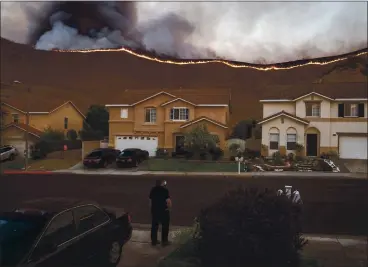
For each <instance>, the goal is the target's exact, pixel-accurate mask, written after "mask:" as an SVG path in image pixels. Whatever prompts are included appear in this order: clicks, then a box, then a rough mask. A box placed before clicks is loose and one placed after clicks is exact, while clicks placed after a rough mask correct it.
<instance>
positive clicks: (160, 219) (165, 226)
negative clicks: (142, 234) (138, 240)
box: [151, 211, 170, 245]
mask: <svg viewBox="0 0 368 267" xmlns="http://www.w3.org/2000/svg"><path fill="white" fill-rule="evenodd" d="M160 224H161V225H162V229H161V242H162V243H167V242H168V241H169V225H170V212H169V211H164V212H152V225H151V241H152V244H154V245H155V244H157V232H158V227H159V225H160Z"/></svg>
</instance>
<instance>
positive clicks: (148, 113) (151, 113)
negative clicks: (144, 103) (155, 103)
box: [144, 108, 156, 123]
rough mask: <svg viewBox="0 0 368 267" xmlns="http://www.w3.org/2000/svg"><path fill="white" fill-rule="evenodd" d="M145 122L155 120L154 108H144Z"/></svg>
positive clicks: (153, 121)
mask: <svg viewBox="0 0 368 267" xmlns="http://www.w3.org/2000/svg"><path fill="white" fill-rule="evenodd" d="M144 121H145V122H148V123H155V122H156V108H146V114H145V120H144Z"/></svg>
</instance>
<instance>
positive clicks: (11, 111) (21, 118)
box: [1, 104, 26, 125]
mask: <svg viewBox="0 0 368 267" xmlns="http://www.w3.org/2000/svg"><path fill="white" fill-rule="evenodd" d="M1 109H2V110H3V111H5V112H6V114H3V116H4V117H3V122H4V125H7V124H9V123H12V122H13V116H12V114H18V115H19V122H20V123H26V115H25V114H24V113H22V112H20V111H19V110H16V109H13V108H11V107H8V106H7V105H3V104H2V105H1Z"/></svg>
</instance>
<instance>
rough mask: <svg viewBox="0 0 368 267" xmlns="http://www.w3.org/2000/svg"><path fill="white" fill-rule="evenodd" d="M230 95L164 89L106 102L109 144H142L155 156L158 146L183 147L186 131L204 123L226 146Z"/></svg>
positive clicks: (130, 146)
mask: <svg viewBox="0 0 368 267" xmlns="http://www.w3.org/2000/svg"><path fill="white" fill-rule="evenodd" d="M228 103H229V98H228V96H227V95H221V94H214V93H212V94H211V93H209V94H207V95H205V94H198V93H197V94H196V93H195V91H193V92H191V93H190V91H188V90H186V91H185V93H183V91H174V92H172V91H170V92H166V91H161V92H157V93H152V91H151V92H150V93H149V94H147V93H145V94H144V93H141V94H138V93H129V94H126V96H125V99H124V102H123V104H107V105H106V107H107V108H108V110H109V114H110V118H109V146H112V147H115V148H117V149H124V148H132V147H134V148H141V149H144V150H147V151H148V152H149V154H150V156H154V155H155V154H156V151H157V149H158V148H162V149H166V150H167V151H168V152H172V151H175V150H177V149H180V148H181V147H182V145H183V138H184V136H183V133H184V132H186V131H188V130H190V129H192V127H194V126H195V125H197V124H198V123H205V124H206V125H207V128H208V129H209V131H210V132H211V133H212V134H214V135H217V136H218V138H219V140H220V144H219V145H220V147H222V148H224V146H225V138H226V135H227V132H228V126H227V123H228V121H229V107H228Z"/></svg>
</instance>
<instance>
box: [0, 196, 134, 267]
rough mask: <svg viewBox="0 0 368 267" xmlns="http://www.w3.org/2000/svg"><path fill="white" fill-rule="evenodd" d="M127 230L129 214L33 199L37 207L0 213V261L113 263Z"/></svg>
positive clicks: (24, 266) (39, 265) (44, 266)
mask: <svg viewBox="0 0 368 267" xmlns="http://www.w3.org/2000/svg"><path fill="white" fill-rule="evenodd" d="M33 204H35V203H33ZM131 235H132V225H131V219H130V215H129V214H128V213H124V212H121V213H120V214H119V213H116V212H113V211H108V210H107V209H104V208H102V207H100V206H98V205H97V204H95V203H83V202H74V201H73V202H67V201H66V202H63V201H57V203H56V201H53V202H52V203H50V200H38V201H37V207H32V206H31V207H30V206H28V205H27V208H26V209H17V210H15V211H12V212H2V213H0V266H7V267H8V266H9V267H11V266H17V267H31V266H32V267H48V266H53V267H71V266H108V267H115V266H116V265H117V264H118V263H119V261H120V258H121V252H122V247H123V246H124V244H125V243H126V242H128V241H129V240H130V238H131Z"/></svg>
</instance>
